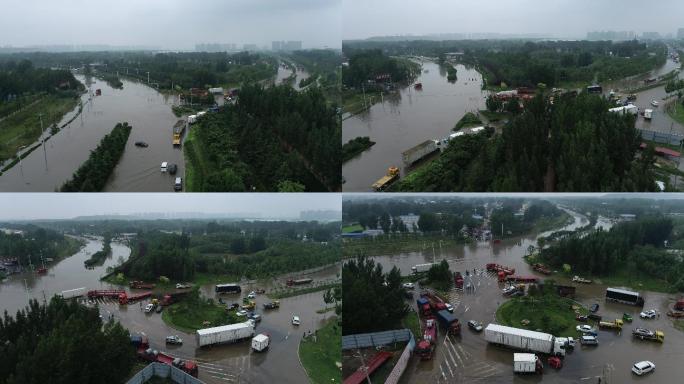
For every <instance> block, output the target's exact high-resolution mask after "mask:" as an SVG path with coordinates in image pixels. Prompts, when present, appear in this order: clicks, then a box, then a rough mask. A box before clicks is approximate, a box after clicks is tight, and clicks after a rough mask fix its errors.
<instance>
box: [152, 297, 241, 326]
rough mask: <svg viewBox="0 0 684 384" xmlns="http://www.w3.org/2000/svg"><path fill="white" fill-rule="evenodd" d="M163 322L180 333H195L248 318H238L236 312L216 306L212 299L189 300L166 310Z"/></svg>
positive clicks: (163, 314) (163, 313)
mask: <svg viewBox="0 0 684 384" xmlns="http://www.w3.org/2000/svg"><path fill="white" fill-rule="evenodd" d="M162 320H164V323H166V325H168V326H170V327H172V328H175V329H178V330H179V331H183V332H187V333H194V332H195V331H196V330H198V329H202V328H208V327H218V326H219V325H226V324H235V323H239V322H241V321H246V318H244V317H243V318H238V317H237V315H235V312H234V311H228V310H227V309H226V308H225V307H223V306H221V305H216V304H215V303H214V301H213V300H211V299H209V300H204V299H201V298H197V299H196V300H194V299H192V298H188V299H185V300H182V301H180V302H178V303H176V304H172V305H170V306H168V307H167V308H166V309H164V312H162ZM205 322H208V323H207V324H208V325H205Z"/></svg>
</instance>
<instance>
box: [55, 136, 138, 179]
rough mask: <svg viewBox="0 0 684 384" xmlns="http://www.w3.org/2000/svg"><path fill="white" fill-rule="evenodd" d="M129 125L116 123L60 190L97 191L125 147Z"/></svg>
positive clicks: (107, 177) (110, 172) (112, 169)
mask: <svg viewBox="0 0 684 384" xmlns="http://www.w3.org/2000/svg"><path fill="white" fill-rule="evenodd" d="M130 133H131V126H130V125H128V123H118V124H117V125H116V126H115V127H114V129H112V132H111V133H109V134H108V135H105V137H103V138H102V140H101V141H100V144H98V146H97V148H95V150H93V151H92V152H90V157H88V160H86V161H85V163H83V164H82V165H81V166H80V167H79V168H78V169H77V170H76V172H74V175H73V176H72V178H71V180H68V181H67V182H65V183H64V185H62V187H61V188H60V191H61V192H99V191H101V190H102V189H103V188H104V186H105V184H107V180H108V179H109V176H110V175H111V174H112V172H113V171H114V168H115V167H116V165H117V163H118V162H119V159H121V155H123V152H124V149H125V148H126V142H127V141H128V136H129V135H130Z"/></svg>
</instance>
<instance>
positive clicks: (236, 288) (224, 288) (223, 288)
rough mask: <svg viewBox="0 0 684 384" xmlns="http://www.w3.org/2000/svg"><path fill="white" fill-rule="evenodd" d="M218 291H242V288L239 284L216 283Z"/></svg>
mask: <svg viewBox="0 0 684 384" xmlns="http://www.w3.org/2000/svg"><path fill="white" fill-rule="evenodd" d="M215 290H216V293H240V292H242V288H240V286H239V285H237V284H216V287H215Z"/></svg>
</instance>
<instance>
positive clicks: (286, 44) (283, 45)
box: [271, 41, 302, 52]
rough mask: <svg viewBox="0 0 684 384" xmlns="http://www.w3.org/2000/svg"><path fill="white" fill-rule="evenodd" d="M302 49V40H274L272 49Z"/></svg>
mask: <svg viewBox="0 0 684 384" xmlns="http://www.w3.org/2000/svg"><path fill="white" fill-rule="evenodd" d="M300 49H302V42H301V41H272V42H271V50H273V51H274V52H278V51H285V52H292V51H298V50H300Z"/></svg>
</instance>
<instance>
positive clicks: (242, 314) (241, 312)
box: [235, 309, 247, 316]
mask: <svg viewBox="0 0 684 384" xmlns="http://www.w3.org/2000/svg"><path fill="white" fill-rule="evenodd" d="M235 314H236V315H238V316H247V311H245V310H244V309H241V310H239V311H237V312H236V313H235Z"/></svg>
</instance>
